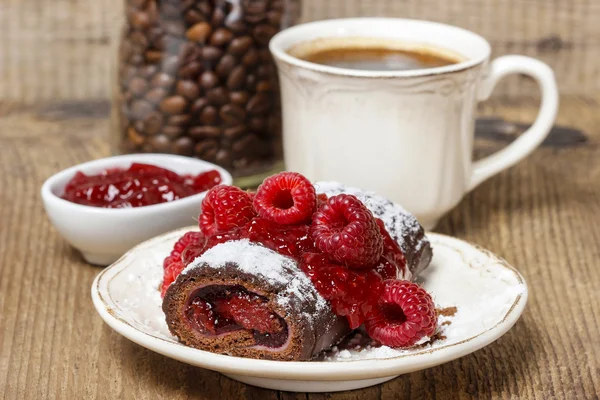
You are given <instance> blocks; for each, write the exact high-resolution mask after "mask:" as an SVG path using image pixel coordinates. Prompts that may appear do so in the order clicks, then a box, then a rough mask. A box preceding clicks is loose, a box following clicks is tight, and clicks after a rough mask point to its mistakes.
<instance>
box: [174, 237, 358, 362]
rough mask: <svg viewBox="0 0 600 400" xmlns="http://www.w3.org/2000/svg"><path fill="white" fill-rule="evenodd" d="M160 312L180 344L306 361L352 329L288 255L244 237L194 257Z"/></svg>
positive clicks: (226, 352) (283, 359) (229, 352)
mask: <svg viewBox="0 0 600 400" xmlns="http://www.w3.org/2000/svg"><path fill="white" fill-rule="evenodd" d="M163 311H164V313H165V315H166V320H167V325H168V326H169V330H170V331H171V333H172V334H173V335H175V336H177V337H178V338H179V340H180V341H181V342H183V343H184V344H186V345H189V346H192V347H195V348H198V349H201V350H207V351H211V352H214V353H222V354H229V355H232V356H239V357H249V358H260V359H269V360H282V361H290V360H296V361H300V360H310V359H312V358H313V357H315V356H316V355H318V354H319V353H320V352H321V351H323V350H325V349H328V348H330V347H331V346H333V345H335V344H336V343H338V342H339V341H340V340H341V339H342V338H343V337H344V336H346V335H347V334H348V333H349V332H350V329H349V327H348V324H347V322H346V320H345V318H340V317H337V316H336V315H335V314H334V313H333V312H332V309H331V306H330V305H329V303H328V302H327V301H326V300H325V299H324V298H323V297H321V295H320V294H319V293H318V292H317V290H316V289H315V287H314V286H313V284H312V283H311V281H310V279H309V278H308V277H307V276H306V275H305V274H304V273H303V272H302V271H301V270H300V269H299V268H298V265H297V263H296V262H295V261H294V260H293V259H291V258H289V257H285V256H282V255H280V254H278V253H276V252H274V251H272V250H269V249H267V248H265V247H263V246H260V245H257V244H253V243H250V242H249V241H248V240H235V241H230V242H226V243H222V244H219V245H217V246H215V247H213V248H212V249H210V250H208V251H207V252H206V253H204V254H203V255H202V256H201V257H199V258H197V259H196V260H195V261H194V262H193V263H192V264H190V265H189V266H188V267H187V268H186V269H185V270H184V271H183V272H182V273H181V274H180V275H179V277H178V278H177V280H176V281H175V282H174V283H173V284H172V285H171V286H170V287H169V289H168V290H167V292H166V295H165V298H164V301H163Z"/></svg>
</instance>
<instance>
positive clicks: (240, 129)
mask: <svg viewBox="0 0 600 400" xmlns="http://www.w3.org/2000/svg"><path fill="white" fill-rule="evenodd" d="M247 129H248V128H247V127H246V125H243V124H240V125H236V126H232V127H231V128H226V129H225V130H224V131H223V136H225V137H226V138H229V139H232V140H233V139H235V138H238V137H240V136H241V135H243V134H244V133H246V130H247Z"/></svg>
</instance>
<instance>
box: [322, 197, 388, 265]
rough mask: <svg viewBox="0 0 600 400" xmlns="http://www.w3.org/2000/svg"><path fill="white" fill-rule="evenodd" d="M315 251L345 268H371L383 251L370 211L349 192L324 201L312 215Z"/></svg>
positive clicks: (381, 238)
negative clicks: (327, 256)
mask: <svg viewBox="0 0 600 400" xmlns="http://www.w3.org/2000/svg"><path fill="white" fill-rule="evenodd" d="M311 234H312V237H313V239H314V240H315V244H316V246H317V248H319V250H321V251H322V252H324V253H326V254H328V255H329V256H330V257H332V258H333V259H334V260H336V261H337V262H340V263H342V264H344V265H346V266H347V267H349V268H369V267H372V266H373V265H374V264H375V263H376V262H377V261H378V260H379V258H380V257H381V255H382V254H383V237H382V236H381V233H380V231H379V227H378V226H377V222H375V218H374V217H373V214H371V211H369V209H368V208H367V207H365V205H364V204H363V203H362V202H361V201H360V200H359V199H357V198H356V197H355V196H352V195H349V194H339V195H337V196H333V197H331V198H329V200H327V203H326V204H324V205H323V206H322V207H321V208H320V209H319V211H317V212H316V213H315V215H314V216H313V222H312V226H311Z"/></svg>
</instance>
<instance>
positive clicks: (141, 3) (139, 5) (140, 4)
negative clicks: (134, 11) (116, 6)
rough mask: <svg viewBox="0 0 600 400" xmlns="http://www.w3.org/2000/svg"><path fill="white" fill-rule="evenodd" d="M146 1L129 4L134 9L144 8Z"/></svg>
mask: <svg viewBox="0 0 600 400" xmlns="http://www.w3.org/2000/svg"><path fill="white" fill-rule="evenodd" d="M147 3H148V0H129V4H131V5H132V6H134V7H135V8H144V7H145V6H146V4H147Z"/></svg>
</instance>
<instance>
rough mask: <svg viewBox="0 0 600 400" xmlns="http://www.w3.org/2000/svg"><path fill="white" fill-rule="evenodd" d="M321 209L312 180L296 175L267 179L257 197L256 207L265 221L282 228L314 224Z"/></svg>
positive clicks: (281, 175) (287, 174)
mask: <svg viewBox="0 0 600 400" xmlns="http://www.w3.org/2000/svg"><path fill="white" fill-rule="evenodd" d="M316 207H317V194H316V192H315V188H314V186H313V185H312V184H311V183H310V181H309V180H308V179H306V178H305V177H304V176H302V175H300V174H298V173H296V172H282V173H280V174H277V175H273V176H270V177H268V178H267V179H265V180H264V182H263V183H262V185H260V186H259V187H258V190H257V191H256V195H255V197H254V208H255V209H256V212H257V213H258V215H260V216H261V217H262V218H265V219H269V220H271V221H275V222H277V223H278V224H281V225H297V224H301V223H304V222H308V221H310V218H311V216H312V214H313V213H314V212H315V209H316Z"/></svg>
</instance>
